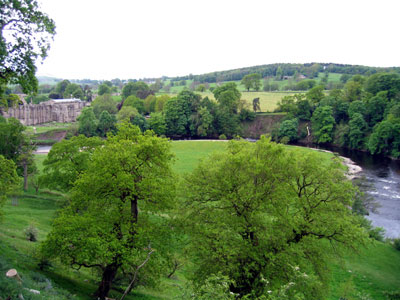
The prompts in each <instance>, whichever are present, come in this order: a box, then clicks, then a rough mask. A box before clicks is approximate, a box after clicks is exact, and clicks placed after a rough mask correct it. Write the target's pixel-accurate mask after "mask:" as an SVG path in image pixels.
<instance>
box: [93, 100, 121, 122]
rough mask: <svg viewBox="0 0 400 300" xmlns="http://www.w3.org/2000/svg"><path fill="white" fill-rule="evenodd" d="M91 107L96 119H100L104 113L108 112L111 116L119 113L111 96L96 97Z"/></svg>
mask: <svg viewBox="0 0 400 300" xmlns="http://www.w3.org/2000/svg"><path fill="white" fill-rule="evenodd" d="M91 107H92V108H93V112H94V114H95V116H96V118H100V114H101V113H102V112H103V111H107V112H108V113H109V114H112V115H115V114H116V113H117V105H116V103H115V101H114V100H113V98H112V96H111V95H110V94H104V95H102V96H98V97H96V99H94V101H93V102H92V105H91Z"/></svg>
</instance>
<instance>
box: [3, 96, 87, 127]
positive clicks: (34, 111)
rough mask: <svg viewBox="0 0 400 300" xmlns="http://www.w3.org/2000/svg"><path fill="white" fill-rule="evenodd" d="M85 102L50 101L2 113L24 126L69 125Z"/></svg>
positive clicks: (10, 109) (21, 106) (22, 106)
mask: <svg viewBox="0 0 400 300" xmlns="http://www.w3.org/2000/svg"><path fill="white" fill-rule="evenodd" d="M85 106H86V102H82V101H71V100H69V101H65V102H63V101H62V100H50V101H46V102H42V103H40V104H27V105H20V106H18V107H15V108H9V109H8V111H4V112H3V113H2V115H3V117H5V118H11V117H13V118H16V119H18V120H20V122H21V123H22V124H24V125H26V126H29V125H37V124H42V123H48V122H60V123H69V122H74V121H76V118H77V117H78V116H79V114H80V113H81V110H82V108H83V107H85Z"/></svg>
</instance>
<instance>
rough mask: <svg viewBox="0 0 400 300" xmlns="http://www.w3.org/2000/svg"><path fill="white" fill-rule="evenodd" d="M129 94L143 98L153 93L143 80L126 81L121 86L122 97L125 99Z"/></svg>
mask: <svg viewBox="0 0 400 300" xmlns="http://www.w3.org/2000/svg"><path fill="white" fill-rule="evenodd" d="M130 95H134V96H136V97H138V98H140V99H145V98H146V97H147V96H148V95H154V92H153V91H151V90H150V88H149V86H148V85H147V84H146V83H145V82H143V81H138V82H128V83H127V84H126V85H124V87H123V88H122V98H123V99H126V98H127V97H129V96H130Z"/></svg>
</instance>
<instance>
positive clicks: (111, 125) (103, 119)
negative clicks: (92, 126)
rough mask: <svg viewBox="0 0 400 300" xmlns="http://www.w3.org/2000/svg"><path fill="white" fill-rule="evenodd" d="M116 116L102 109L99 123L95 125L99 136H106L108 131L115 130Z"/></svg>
mask: <svg viewBox="0 0 400 300" xmlns="http://www.w3.org/2000/svg"><path fill="white" fill-rule="evenodd" d="M116 123H117V118H116V117H115V115H110V114H109V113H108V111H106V110H104V111H103V112H102V113H101V114H100V119H99V124H98V125H97V131H98V133H99V136H101V137H106V136H107V133H108V132H115V131H116V129H117V128H116V127H115V125H116Z"/></svg>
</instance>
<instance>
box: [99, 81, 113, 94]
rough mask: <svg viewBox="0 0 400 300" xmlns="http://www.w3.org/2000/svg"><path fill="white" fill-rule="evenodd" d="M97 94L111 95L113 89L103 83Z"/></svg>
mask: <svg viewBox="0 0 400 300" xmlns="http://www.w3.org/2000/svg"><path fill="white" fill-rule="evenodd" d="M97 93H98V94H99V96H101V95H104V94H111V87H110V86H109V85H107V84H105V83H102V84H100V85H99V89H98V91H97Z"/></svg>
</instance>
